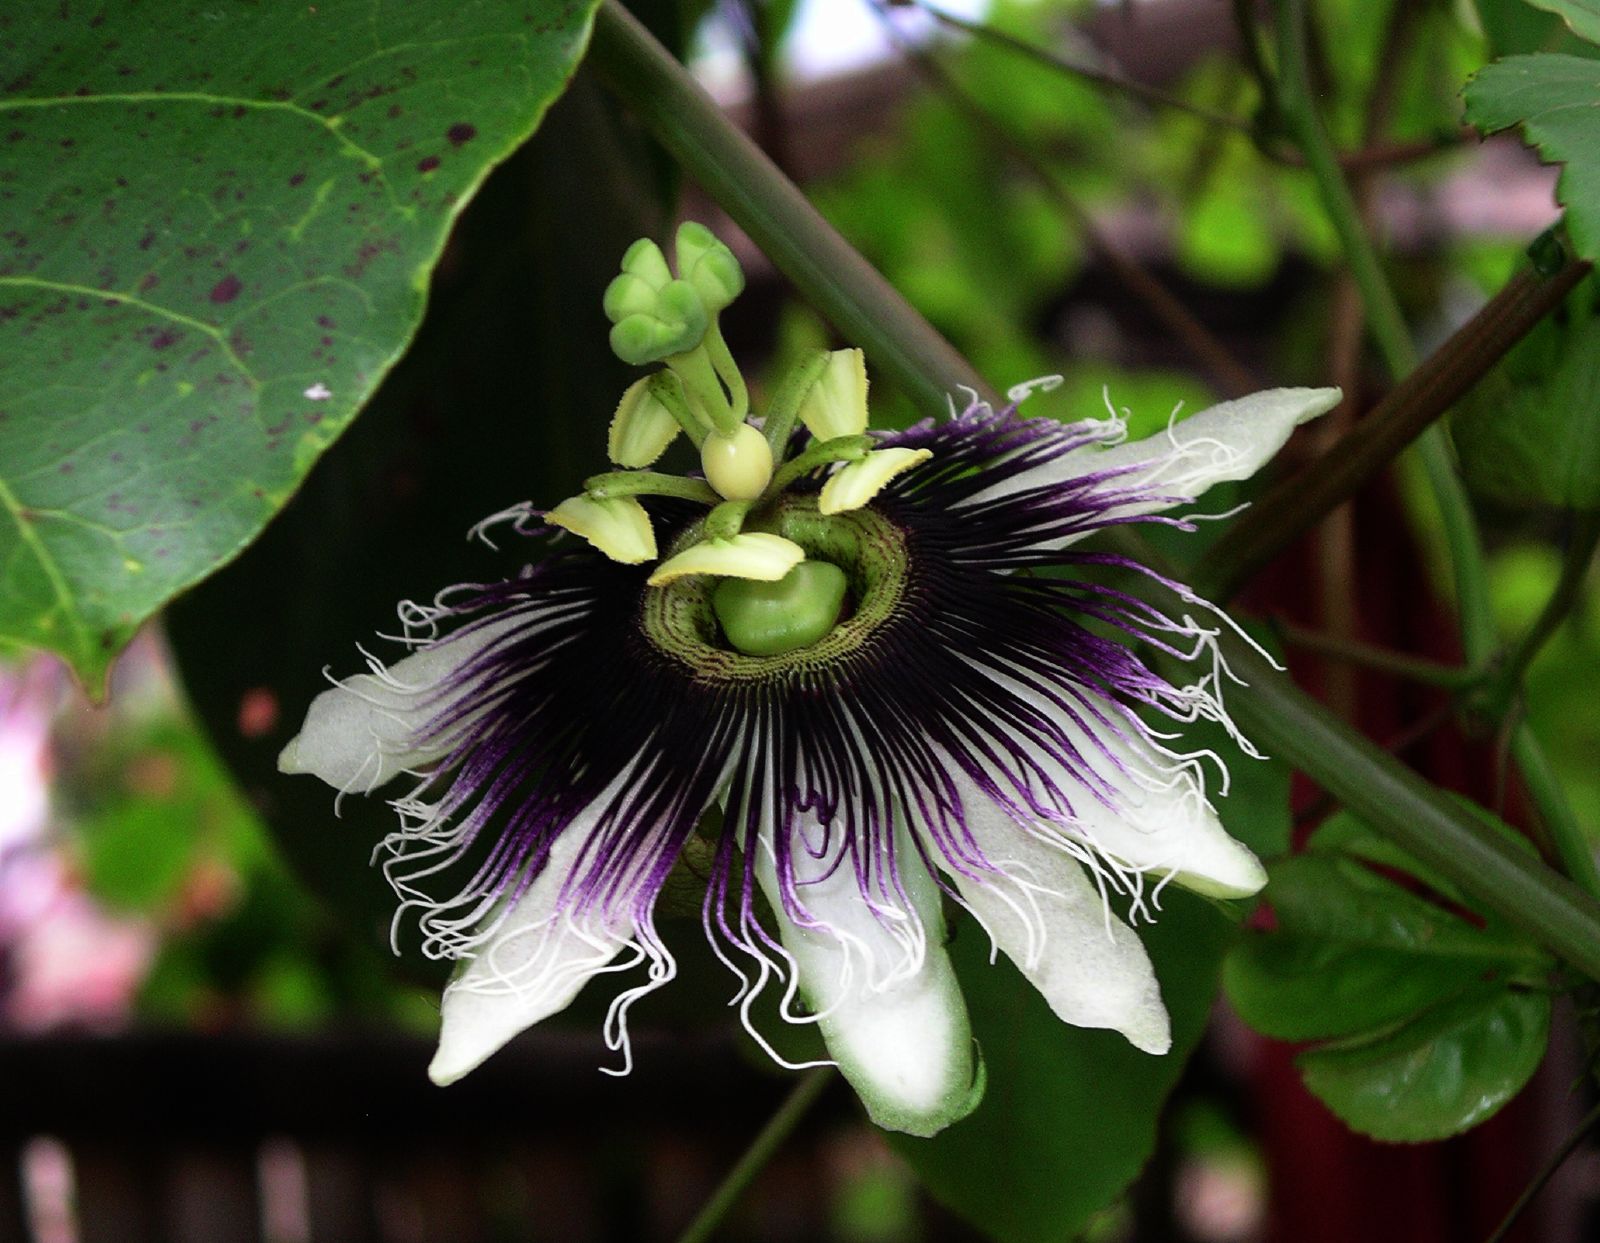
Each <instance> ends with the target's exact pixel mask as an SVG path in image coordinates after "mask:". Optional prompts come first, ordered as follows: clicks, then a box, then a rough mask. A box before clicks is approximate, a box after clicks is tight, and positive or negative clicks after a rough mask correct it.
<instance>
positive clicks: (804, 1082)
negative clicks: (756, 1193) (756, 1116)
mask: <svg viewBox="0 0 1600 1243" xmlns="http://www.w3.org/2000/svg"><path fill="white" fill-rule="evenodd" d="M833 1078H834V1075H833V1068H832V1067H831V1066H822V1067H818V1068H817V1069H815V1070H808V1071H806V1073H805V1074H803V1075H801V1076H800V1079H799V1080H798V1082H796V1083H795V1085H794V1087H793V1088H792V1089H790V1092H789V1095H788V1096H787V1097H785V1098H784V1102H783V1104H781V1105H779V1106H778V1109H777V1112H776V1113H774V1114H773V1115H772V1117H771V1118H769V1119H767V1124H766V1125H765V1126H764V1127H762V1128H761V1131H760V1133H759V1134H758V1135H757V1136H756V1137H755V1139H753V1140H751V1141H750V1147H748V1148H746V1149H745V1150H744V1154H743V1155H742V1156H741V1157H740V1158H739V1160H738V1161H737V1162H736V1163H735V1165H734V1167H733V1168H732V1169H731V1170H729V1171H728V1173H727V1175H726V1177H724V1178H723V1180H722V1182H721V1183H719V1184H718V1185H717V1189H716V1190H715V1191H714V1192H712V1193H711V1198H710V1199H709V1200H707V1201H706V1202H705V1204H704V1205H703V1206H702V1207H701V1209H700V1211H699V1212H698V1213H697V1214H695V1219H694V1220H693V1221H692V1222H690V1223H689V1228H688V1229H687V1230H685V1231H684V1232H683V1233H682V1234H680V1235H679V1236H678V1243H706V1240H708V1239H709V1238H711V1236H712V1234H713V1233H714V1232H715V1231H716V1228H717V1227H718V1226H720V1225H721V1224H722V1219H723V1218H725V1217H726V1216H727V1215H728V1213H729V1212H730V1211H731V1210H732V1208H733V1206H734V1205H735V1204H737V1203H738V1202H739V1199H740V1197H741V1196H743V1195H744V1193H745V1192H746V1191H748V1190H749V1189H750V1184H751V1183H752V1182H754V1181H755V1178H756V1175H757V1174H759V1173H761V1171H762V1169H763V1168H764V1167H765V1166H766V1164H767V1162H768V1161H770V1160H772V1156H773V1154H774V1153H776V1152H777V1151H778V1149H779V1148H781V1147H782V1146H783V1142H784V1141H785V1140H786V1139H788V1138H789V1135H790V1133H791V1132H792V1131H793V1130H794V1128H795V1127H796V1126H797V1125H799V1123H800V1120H801V1119H802V1118H804V1117H805V1116H806V1114H807V1113H808V1112H809V1111H810V1109H811V1107H812V1106H813V1105H815V1104H816V1103H817V1098H818V1097H820V1096H821V1095H822V1093H823V1092H824V1091H825V1090H826V1089H827V1087H828V1085H829V1084H830V1083H832V1082H833Z"/></svg>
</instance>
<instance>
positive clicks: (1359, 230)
mask: <svg viewBox="0 0 1600 1243" xmlns="http://www.w3.org/2000/svg"><path fill="white" fill-rule="evenodd" d="M1273 12H1274V17H1275V28H1276V33H1277V39H1278V72H1279V80H1278V101H1279V106H1280V108H1281V109H1282V115H1283V121H1284V124H1285V125H1287V126H1288V128H1289V131H1290V134H1291V135H1292V136H1293V138H1294V139H1295V141H1296V142H1297V143H1298V144H1299V146H1300V149H1301V152H1302V154H1303V155H1304V156H1305V158H1306V166H1307V167H1308V168H1309V169H1310V170H1311V175H1312V177H1313V178H1314V179H1315V181H1316V183H1317V189H1318V192H1319V193H1320V194H1321V196H1322V201H1323V207H1324V208H1325V209H1326V211H1327V213H1328V218H1329V220H1330V222H1331V223H1332V224H1333V227H1334V231H1335V233H1337V234H1338V236H1339V241H1340V244H1341V246H1342V248H1343V250H1344V255H1345V261H1346V263H1347V264H1348V265H1349V268H1350V274H1351V276H1352V277H1353V279H1354V280H1355V283H1356V287H1357V289H1359V290H1360V292H1361V300H1362V303H1363V305H1364V306H1365V308H1366V313H1367V325H1368V328H1369V329H1370V331H1371V333H1372V337H1373V340H1374V341H1375V342H1376V343H1377V345H1378V349H1379V352H1380V353H1381V354H1382V355H1383V358H1384V362H1385V363H1386V364H1387V366H1388V368H1389V371H1390V372H1391V373H1392V375H1393V377H1394V378H1395V379H1396V380H1402V379H1403V378H1404V377H1405V376H1407V375H1409V374H1412V373H1413V372H1415V371H1416V370H1417V355H1416V348H1415V346H1414V345H1413V344H1412V341H1411V334H1410V332H1409V331H1408V330H1407V328H1406V324H1405V319H1404V318H1403V317H1402V316H1401V314H1400V305H1399V303H1398V302H1397V301H1396V299H1395V296H1394V291H1393V290H1392V289H1391V288H1390V287H1389V283H1388V280H1387V279H1386V278H1385V276H1384V274H1383V268H1382V266H1381V265H1380V264H1379V262H1378V254H1377V250H1376V248H1375V247H1374V246H1373V244H1372V239H1371V238H1369V237H1368V236H1367V231H1366V228H1365V227H1364V226H1363V224H1362V221H1361V213H1360V210H1359V209H1358V207H1357V205H1356V202H1355V199H1354V197H1353V196H1352V195H1351V193H1350V187H1349V186H1348V185H1347V184H1346V182H1345V179H1344V173H1343V172H1342V171H1341V169H1340V168H1339V162H1338V158H1337V156H1336V155H1335V154H1334V148H1333V142H1332V140H1331V139H1330V138H1329V136H1328V132H1327V130H1326V129H1325V128H1324V126H1323V124H1322V118H1321V117H1320V116H1319V115H1318V113H1317V109H1316V103H1315V97H1314V94H1313V89H1312V85H1311V75H1310V71H1309V69H1308V67H1307V64H1306V12H1305V0H1274V5H1273ZM1441 412H1442V407H1441ZM1417 450H1418V456H1419V458H1420V460H1421V463H1422V469H1423V472H1424V474H1425V475H1426V476H1427V480H1428V485H1429V489H1430V491H1431V492H1432V494H1433V498H1434V502H1435V504H1436V505H1437V506H1438V509H1439V517H1440V520H1441V522H1442V525H1443V527H1444V534H1445V541H1446V543H1447V544H1448V546H1449V549H1450V559H1451V569H1452V571H1453V573H1454V577H1455V588H1456V609H1457V612H1458V614H1459V617H1460V624H1461V645H1462V648H1463V649H1464V651H1465V653H1466V657H1467V663H1468V664H1470V665H1472V666H1473V667H1475V668H1484V667H1487V666H1488V665H1489V663H1490V662H1491V661H1492V660H1493V658H1494V655H1495V652H1496V650H1497V648H1498V647H1499V637H1498V635H1497V633H1496V628H1495V623H1494V613H1493V610H1492V608H1491V606H1490V600H1489V582H1488V569H1487V563H1486V560H1485V557H1484V551H1483V542H1482V539H1481V538H1480V536H1479V534H1478V527H1477V522H1476V520H1475V518H1474V517H1473V513H1472V504H1471V502H1470V501H1469V499H1468V498H1467V493H1466V488H1465V486H1464V485H1463V484H1462V482H1461V477H1460V476H1459V475H1458V474H1457V473H1456V469H1455V463H1454V462H1453V461H1452V459H1451V454H1450V447H1449V444H1448V443H1447V441H1446V440H1445V435H1444V431H1443V429H1441V428H1440V427H1438V426H1437V425H1429V426H1427V427H1425V428H1424V429H1423V431H1422V434H1421V435H1420V436H1419V437H1418V439H1417ZM1511 749H1512V753H1513V755H1515V756H1517V757H1519V764H1520V763H1521V761H1522V759H1526V760H1527V761H1529V762H1528V763H1527V764H1526V765H1523V768H1524V776H1525V778H1526V775H1527V771H1528V769H1532V770H1534V771H1535V773H1536V776H1535V779H1534V780H1532V781H1529V782H1528V793H1529V796H1530V797H1531V798H1532V799H1533V800H1534V804H1535V806H1536V807H1537V808H1538V810H1539V814H1540V816H1541V818H1542V819H1543V820H1544V822H1545V827H1546V828H1547V829H1548V830H1549V831H1550V835H1551V838H1552V840H1553V841H1554V842H1555V846H1556V851H1557V853H1558V854H1559V855H1560V857H1561V862H1562V865H1563V867H1564V868H1565V869H1566V871H1567V874H1568V875H1569V876H1572V877H1574V878H1576V879H1578V880H1579V881H1581V882H1582V883H1583V885H1584V888H1585V889H1586V890H1587V891H1588V892H1589V893H1591V894H1596V895H1600V872H1597V871H1596V867H1595V861H1594V854H1593V851H1592V850H1591V848H1590V846H1589V842H1588V840H1587V837H1586V836H1585V835H1584V833H1583V830H1582V826H1581V825H1580V824H1579V823H1578V821H1577V817H1576V815H1575V814H1574V813H1573V811H1572V808H1571V806H1570V804H1569V803H1568V801H1567V798H1566V794H1565V792H1564V791H1563V790H1562V789H1561V787H1560V784H1559V783H1558V782H1557V781H1555V780H1554V776H1553V774H1552V773H1551V771H1550V767H1549V763H1548V761H1547V759H1546V758H1545V755H1544V752H1543V749H1542V747H1541V746H1540V743H1539V740H1538V738H1537V737H1536V736H1535V735H1534V734H1533V732H1532V730H1531V729H1530V728H1529V727H1528V725H1527V723H1526V722H1521V721H1519V722H1517V724H1515V725H1514V726H1513V727H1512V733H1511ZM1539 774H1542V778H1541V776H1540V775H1539Z"/></svg>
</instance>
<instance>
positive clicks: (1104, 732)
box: [1004, 679, 1267, 898]
mask: <svg viewBox="0 0 1600 1243" xmlns="http://www.w3.org/2000/svg"><path fill="white" fill-rule="evenodd" d="M1004 684H1005V685H1006V686H1007V688H1008V689H1010V690H1011V691H1013V692H1014V693H1015V694H1017V695H1018V696H1019V697H1020V698H1022V699H1024V700H1025V701H1027V702H1028V703H1029V704H1031V705H1032V706H1033V707H1035V708H1036V709H1038V711H1040V712H1041V713H1043V714H1045V715H1047V716H1049V717H1050V718H1051V720H1053V721H1054V722H1055V724H1056V725H1057V727H1058V728H1059V729H1060V730H1061V732H1062V733H1063V734H1064V735H1065V736H1066V738H1067V740H1068V741H1069V742H1071V744H1072V745H1073V747H1074V748H1075V749H1076V750H1077V752H1078V754H1079V756H1081V757H1082V761H1083V762H1084V763H1085V764H1087V765H1088V766H1089V768H1090V769H1092V770H1093V772H1094V773H1095V774H1096V775H1097V776H1098V777H1099V778H1100V780H1101V781H1102V782H1103V783H1104V784H1105V785H1107V786H1109V787H1110V790H1111V793H1110V796H1109V798H1110V802H1111V803H1112V804H1114V806H1107V805H1106V803H1104V802H1102V801H1101V800H1100V799H1099V798H1097V797H1095V795H1094V794H1093V793H1092V792H1091V791H1090V790H1089V789H1087V788H1086V787H1085V786H1084V785H1083V779H1082V777H1081V776H1079V775H1076V774H1074V773H1073V772H1071V771H1069V770H1068V769H1067V768H1066V767H1065V766H1063V765H1061V764H1059V763H1057V762H1056V761H1055V760H1053V759H1052V758H1051V757H1050V756H1049V755H1046V754H1042V753H1039V752H1037V751H1033V752H1030V754H1029V759H1030V761H1032V762H1033V763H1035V764H1037V765H1038V766H1039V768H1040V769H1041V771H1042V772H1043V773H1044V775H1045V776H1046V777H1047V778H1048V780H1049V781H1050V783H1051V785H1053V786H1054V787H1055V788H1056V789H1057V790H1060V791H1063V792H1065V793H1066V794H1067V796H1068V797H1069V798H1070V799H1071V804H1072V807H1071V811H1072V815H1071V817H1070V818H1068V819H1065V820H1062V821H1060V822H1056V821H1054V820H1052V822H1051V825H1050V828H1051V829H1052V830H1054V831H1057V832H1060V833H1062V834H1064V835H1066V836H1068V837H1070V838H1073V839H1075V840H1077V841H1080V842H1084V843H1086V844H1088V845H1090V846H1092V847H1094V848H1095V849H1096V850H1097V851H1099V852H1100V853H1101V854H1103V855H1105V856H1106V857H1107V858H1109V859H1111V860H1112V861H1114V862H1116V863H1118V864H1121V865H1124V866H1126V867H1127V868H1129V869H1132V870H1134V871H1138V872H1148V873H1154V874H1156V875H1167V874H1170V875H1171V876H1172V879H1173V881H1174V882H1175V883H1176V884H1179V885H1182V886H1183V887H1184V888H1185V889H1192V890H1194V891H1195V892H1196V893H1203V894H1208V895H1210V896H1212V897H1219V898H1241V897H1247V896H1248V895H1250V894H1253V893H1256V892H1259V891H1260V889H1261V887H1262V886H1263V885H1265V884H1266V883H1267V873H1266V870H1265V869H1264V868H1263V867H1262V866H1261V863H1260V861H1259V860H1258V859H1257V858H1256V857H1255V855H1253V854H1252V853H1251V852H1250V850H1249V848H1248V847H1246V846H1244V845H1243V844H1241V843H1240V842H1237V841H1235V840H1234V839H1233V838H1231V837H1229V836H1228V833H1227V830H1226V829H1224V828H1223V827H1222V822H1221V821H1220V820H1219V819H1218V818H1217V813H1216V811H1215V810H1214V809H1213V808H1212V806H1211V804H1210V803H1209V802H1208V801H1207V799H1206V798H1205V795H1204V793H1203V791H1202V790H1201V788H1200V786H1199V783H1198V782H1197V781H1196V779H1195V776H1194V773H1193V770H1192V769H1191V768H1190V767H1189V766H1187V765H1185V764H1183V763H1181V762H1180V761H1178V760H1176V759H1173V758H1169V757H1166V756H1163V755H1161V754H1160V753H1159V752H1158V751H1157V750H1156V749H1155V747H1154V746H1152V745H1151V744H1150V743H1149V742H1148V741H1147V740H1145V739H1144V738H1143V737H1141V736H1139V735H1138V733H1137V731H1136V727H1135V726H1134V725H1133V724H1132V723H1130V722H1127V721H1126V718H1125V717H1124V716H1123V715H1122V712H1121V710H1120V709H1119V708H1117V707H1116V706H1115V705H1114V704H1112V703H1110V702H1106V701H1102V702H1101V703H1100V705H1099V707H1100V711H1101V712H1102V714H1104V715H1105V716H1106V717H1107V719H1109V720H1111V721H1114V722H1118V723H1119V726H1120V728H1121V729H1122V732H1123V734H1124V735H1125V736H1124V737H1118V735H1117V734H1116V733H1115V732H1114V731H1113V730H1112V729H1110V728H1109V727H1107V726H1106V725H1103V724H1101V723H1100V722H1098V721H1095V720H1092V719H1091V718H1089V717H1088V715H1087V714H1086V713H1083V712H1080V714H1079V715H1080V716H1081V717H1082V718H1083V720H1084V724H1083V725H1081V726H1080V725H1079V724H1077V723H1076V722H1073V721H1072V720H1070V719H1068V718H1067V716H1066V714H1065V713H1064V712H1063V711H1062V710H1061V709H1060V708H1059V707H1057V706H1056V705H1055V704H1054V703H1052V702H1051V701H1050V700H1049V699H1047V698H1046V697H1044V696H1043V695H1041V694H1039V693H1038V692H1037V691H1034V690H1032V689H1030V688H1029V687H1027V686H1025V685H1024V684H1022V683H1021V682H1019V681H1016V680H1012V679H1005V680H1004ZM1091 702H1093V701H1091ZM1107 752H1109V753H1110V754H1109V755H1107Z"/></svg>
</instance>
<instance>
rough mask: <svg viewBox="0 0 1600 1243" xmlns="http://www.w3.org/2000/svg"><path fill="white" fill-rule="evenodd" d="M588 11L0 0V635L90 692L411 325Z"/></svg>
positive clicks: (359, 398)
mask: <svg viewBox="0 0 1600 1243" xmlns="http://www.w3.org/2000/svg"><path fill="white" fill-rule="evenodd" d="M594 7H595V0H570V2H569V0H449V2H448V3H446V2H445V0H408V3H404V4H385V5H375V4H356V3H353V2H351V0H325V2H324V3H321V4H318V5H314V6H306V5H261V6H244V5H220V6H219V5H202V4H199V3H195V2H193V0H171V2H169V3H164V4H160V5H155V6H141V7H126V6H111V7H110V8H109V9H104V10H99V9H96V8H94V7H80V6H58V5H55V4H45V3H42V2H41V0H23V2H22V3H20V4H17V5H12V6H7V8H6V11H5V12H4V13H3V14H0V510H3V512H0V648H4V647H7V646H37V647H44V648H48V649H51V650H53V651H55V652H57V653H59V654H60V655H61V656H62V657H64V658H65V659H66V660H67V661H68V662H69V663H70V664H71V665H72V666H73V668H74V669H75V670H76V671H77V672H78V674H79V676H80V677H81V678H82V679H83V681H84V683H85V684H86V685H87V686H88V687H89V688H90V689H91V690H98V689H99V688H100V687H101V686H102V685H103V683H104V680H105V676H106V673H107V670H108V668H109V666H110V663H111V661H112V659H113V658H114V657H115V655H116V654H117V652H118V651H119V650H120V649H121V648H122V646H123V645H124V643H126V641H127V640H128V638H129V637H130V636H131V635H132V634H133V632H134V631H135V629H137V627H138V626H139V625H140V623H141V622H143V621H144V620H145V619H147V618H148V617H149V616H150V615H151V614H152V613H154V612H155V611H156V610H158V609H159V608H161V607H162V605H164V604H165V603H166V602H167V601H168V600H170V599H171V598H172V597H173V596H174V595H175V594H177V593H178V592H180V591H182V590H183V589H184V588H186V587H188V586H190V585H192V584H193V583H195V582H197V581H199V580H200V579H202V578H204V577H205V576H206V575H207V574H209V573H210V572H211V571H213V570H215V569H216V568H217V567H218V566H219V565H221V564H223V563H224V562H226V561H228V560H229V559H231V558H232V557H233V556H235V555H236V554H237V553H238V552H239V551H240V550H241V549H243V548H244V547H245V546H246V545H247V544H249V543H250V541H251V540H252V539H253V538H254V537H255V536H256V534H257V533H258V532H259V531H260V530H261V528H262V527H263V526H264V525H265V524H266V523H267V521H268V520H269V519H270V518H271V517H272V516H273V515H274V514H275V513H276V512H277V511H278V510H279V509H280V508H281V507H282V506H283V504H284V503H285V502H286V501H287V500H288V498H289V497H290V495H291V494H293V492H294V491H295V489H296V488H297V487H298V486H299V484H300V482H301V481H302V479H303V478H304V477H305V474H306V472H307V470H308V469H309V468H310V467H311V465H312V464H313V463H314V462H315V461H316V460H317V458H318V457H319V456H320V455H321V454H322V452H323V451H324V450H325V449H326V448H327V447H328V446H329V445H330V444H331V443H332V442H333V441H334V440H335V439H336V438H337V437H338V436H339V434H340V433H341V432H342V431H343V430H344V428H345V427H346V426H347V425H348V424H349V422H350V420H351V419H352V418H353V417H354V415H355V414H356V412H357V411H358V410H359V409H360V408H361V406H362V404H363V402H364V401H365V400H366V399H367V397H368V396H369V395H370V394H371V393H372V392H373V390H374V389H375V388H376V386H377V384H378V382H379V380H380V379H381V378H382V377H383V376H384V374H385V373H386V372H387V371H388V370H389V369H390V367H392V366H393V364H394V363H395V361H396V360H397V359H398V358H399V356H400V355H401V353H402V352H403V351H404V350H405V348H406V345H407V343H408V342H409V340H410V339H411V336H412V334H413V333H414V332H415V330H416V327H417V324H418V322H419V320H420V318H421V315H422V310H423V304H424V300H425V298H426V295H427V289H428V283H429V277H430V274H431V272H432V269H433V267H434V265H435V264H436V263H437V262H438V260H439V258H440V255H441V252H442V251H443V248H444V243H445V239H446V235H447V234H448V232H449V229H450V225H451V222H452V221H453V220H454V218H455V217H456V215H457V213H458V212H459V211H460V210H461V208H462V207H463V206H464V204H465V203H466V201H467V199H468V198H469V197H470V196H471V195H472V193H473V192H474V191H475V190H476V189H477V187H478V185H479V184H480V183H481V182H482V180H483V178H484V177H485V176H486V175H487V173H488V171H489V170H490V168H492V167H493V166H494V165H495V164H497V163H498V162H499V161H501V160H503V159H504V158H505V157H506V156H507V155H508V154H509V153H510V152H511V151H512V150H514V149H515V148H516V147H517V146H518V145H519V144H520V143H522V142H523V141H524V140H525V139H526V138H527V137H528V136H529V135H530V134H531V133H532V132H533V131H534V129H535V128H537V126H538V124H539V121H540V120H541V118H542V117H543V115H544V112H545V110H546V108H548V107H549V105H550V103H551V102H552V101H553V100H554V99H555V98H556V97H557V96H559V95H560V94H561V92H562V91H563V90H564V89H565V87H566V85H567V82H568V80H569V78H570V76H571V74H572V72H573V69H574V67H575V65H576V64H577V61H578V59H579V58H580V56H581V55H582V52H583V49H584V47H585V44H586V41H587V38H588V32H589V24H590V20H591V17H592V14H593V10H594Z"/></svg>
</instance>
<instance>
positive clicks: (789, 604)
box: [711, 561, 848, 656]
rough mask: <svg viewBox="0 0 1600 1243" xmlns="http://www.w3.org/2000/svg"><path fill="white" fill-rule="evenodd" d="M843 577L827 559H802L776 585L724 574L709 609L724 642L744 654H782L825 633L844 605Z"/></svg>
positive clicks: (837, 568) (813, 640)
mask: <svg viewBox="0 0 1600 1243" xmlns="http://www.w3.org/2000/svg"><path fill="white" fill-rule="evenodd" d="M847 585H848V580H847V579H846V578H845V573H844V571H843V570H841V569H840V568H839V567H838V566H836V565H834V564H832V563H831V562H828V561H802V562H801V563H800V564H799V565H797V566H795V567H794V569H792V570H790V571H789V573H788V574H786V575H784V577H783V578H781V579H779V580H778V581H777V582H775V583H762V582H755V581H753V580H751V579H744V578H728V579H724V580H723V581H722V582H720V583H718V584H717V587H716V590H715V591H713V592H712V595H711V607H712V610H713V611H714V612H715V613H716V615H717V622H718V624H719V625H720V626H721V627H722V633H723V636H724V637H725V638H726V639H727V640H728V644H729V645H730V646H731V647H732V648H733V649H734V650H735V651H738V652H743V653H744V654H745V655H746V656H781V655H783V654H784V653H785V652H795V651H799V650H800V649H801V648H806V647H810V646H811V645H812V644H813V643H815V642H817V641H818V640H819V639H821V638H822V637H823V636H825V635H826V634H828V632H829V631H831V630H832V629H833V627H834V625H835V624H836V623H837V622H838V620H839V613H840V610H841V609H842V608H843V607H844V597H845V588H846V586H847Z"/></svg>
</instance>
